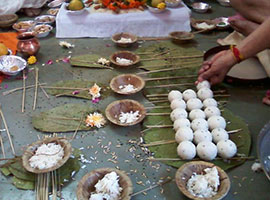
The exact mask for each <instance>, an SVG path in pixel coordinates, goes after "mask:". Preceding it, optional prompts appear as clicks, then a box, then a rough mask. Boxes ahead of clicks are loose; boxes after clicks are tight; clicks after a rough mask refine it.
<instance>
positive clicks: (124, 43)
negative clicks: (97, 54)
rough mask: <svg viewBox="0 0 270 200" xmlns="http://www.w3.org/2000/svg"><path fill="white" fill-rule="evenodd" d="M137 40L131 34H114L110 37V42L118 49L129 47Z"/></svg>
mask: <svg viewBox="0 0 270 200" xmlns="http://www.w3.org/2000/svg"><path fill="white" fill-rule="evenodd" d="M137 40H138V38H137V36H136V35H133V34H131V33H116V34H114V35H113V36H112V41H113V42H114V43H115V44H116V45H117V46H119V47H130V46H132V45H133V44H134V43H136V42H137Z"/></svg>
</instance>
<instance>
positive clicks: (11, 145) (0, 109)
mask: <svg viewBox="0 0 270 200" xmlns="http://www.w3.org/2000/svg"><path fill="white" fill-rule="evenodd" d="M0 115H1V118H2V120H3V122H4V126H5V129H6V131H7V135H8V140H9V144H10V147H11V150H12V153H13V155H15V149H14V146H13V142H12V139H11V135H10V132H9V129H8V126H7V122H6V119H5V116H4V113H3V111H2V105H1V103H0Z"/></svg>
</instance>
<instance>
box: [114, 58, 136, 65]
mask: <svg viewBox="0 0 270 200" xmlns="http://www.w3.org/2000/svg"><path fill="white" fill-rule="evenodd" d="M116 62H117V63H119V64H122V65H129V64H131V63H133V61H132V60H129V59H125V58H119V57H116Z"/></svg>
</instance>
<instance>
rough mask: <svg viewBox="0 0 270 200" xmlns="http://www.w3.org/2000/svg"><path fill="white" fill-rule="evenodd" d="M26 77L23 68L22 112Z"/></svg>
mask: <svg viewBox="0 0 270 200" xmlns="http://www.w3.org/2000/svg"><path fill="white" fill-rule="evenodd" d="M25 79H26V77H25V70H23V93H22V113H23V112H24V107H25V91H26V89H25V82H26V80H25Z"/></svg>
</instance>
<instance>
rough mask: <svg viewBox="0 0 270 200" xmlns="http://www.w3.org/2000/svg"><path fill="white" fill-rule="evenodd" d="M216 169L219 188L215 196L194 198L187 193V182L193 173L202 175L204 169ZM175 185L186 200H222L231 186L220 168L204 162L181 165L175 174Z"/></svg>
mask: <svg viewBox="0 0 270 200" xmlns="http://www.w3.org/2000/svg"><path fill="white" fill-rule="evenodd" d="M212 167H216V168H217V170H218V175H219V180H220V186H219V189H218V192H217V194H216V195H215V196H213V197H210V198H200V197H195V196H193V195H191V194H190V193H189V191H188V190H187V188H186V185H187V181H188V180H189V179H190V177H191V176H192V174H193V173H197V174H203V170H204V169H205V168H212ZM175 180H176V184H177V186H178V188H179V190H180V191H181V192H182V193H183V194H184V195H185V196H187V197H188V198H190V199H194V200H220V199H222V198H224V197H225V196H226V195H227V194H228V192H229V190H230V186H231V182H230V179H229V177H228V175H227V174H226V172H224V171H223V170H222V169H221V168H220V167H218V166H215V165H214V164H213V163H209V162H204V161H192V162H187V163H186V164H184V165H182V166H181V167H180V168H179V169H178V170H177V172H176V175H175Z"/></svg>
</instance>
